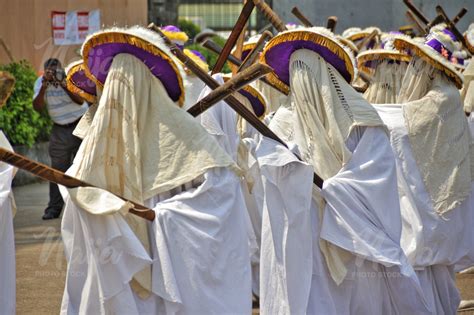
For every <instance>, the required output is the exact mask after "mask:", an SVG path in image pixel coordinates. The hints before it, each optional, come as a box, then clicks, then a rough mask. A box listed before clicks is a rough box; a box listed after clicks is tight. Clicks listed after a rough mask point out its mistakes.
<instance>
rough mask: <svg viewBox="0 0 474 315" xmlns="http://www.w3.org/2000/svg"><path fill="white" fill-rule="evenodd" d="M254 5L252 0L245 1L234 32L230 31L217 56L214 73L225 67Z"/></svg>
mask: <svg viewBox="0 0 474 315" xmlns="http://www.w3.org/2000/svg"><path fill="white" fill-rule="evenodd" d="M254 7H255V5H254V3H253V2H252V1H247V2H246V3H245V5H244V7H243V8H242V11H241V12H240V15H239V18H238V19H237V22H236V23H235V25H234V28H233V29H232V32H231V33H230V35H229V38H228V39H227V41H226V43H225V45H224V48H223V49H222V52H221V54H220V55H219V57H218V58H217V61H216V64H215V65H214V67H213V68H212V74H215V73H219V72H221V71H222V68H223V67H224V64H225V62H226V60H227V56H229V54H230V52H231V51H232V48H234V46H235V43H236V42H237V39H238V38H239V36H240V34H241V33H242V30H243V29H244V27H245V24H247V21H248V19H249V18H250V15H251V14H252V10H253V8H254Z"/></svg>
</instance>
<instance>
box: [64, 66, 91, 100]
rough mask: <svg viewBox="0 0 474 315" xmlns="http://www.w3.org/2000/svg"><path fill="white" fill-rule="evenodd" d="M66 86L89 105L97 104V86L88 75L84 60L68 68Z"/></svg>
mask: <svg viewBox="0 0 474 315" xmlns="http://www.w3.org/2000/svg"><path fill="white" fill-rule="evenodd" d="M66 84H67V88H68V90H69V91H71V92H73V93H75V94H77V95H79V96H80V97H82V98H83V99H85V100H86V101H88V102H89V103H95V101H96V99H97V88H96V84H95V83H94V81H92V80H91V79H90V78H89V77H88V76H87V75H86V71H85V68H84V62H83V61H82V60H78V61H75V62H72V63H70V64H69V65H68V66H67V67H66Z"/></svg>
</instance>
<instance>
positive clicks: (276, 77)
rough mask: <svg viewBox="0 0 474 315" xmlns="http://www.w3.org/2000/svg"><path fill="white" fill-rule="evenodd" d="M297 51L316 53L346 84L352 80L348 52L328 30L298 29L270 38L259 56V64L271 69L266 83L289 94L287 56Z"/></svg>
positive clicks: (349, 53) (349, 54)
mask: <svg viewBox="0 0 474 315" xmlns="http://www.w3.org/2000/svg"><path fill="white" fill-rule="evenodd" d="M299 49H309V50H312V51H314V52H316V53H317V54H319V55H320V56H321V57H322V58H323V59H324V60H325V61H326V62H328V63H329V64H331V65H332V66H333V67H334V68H335V69H336V70H337V71H338V72H339V73H340V74H341V75H342V77H343V78H344V79H345V80H346V81H347V82H348V83H351V82H352V80H353V79H354V77H355V72H356V69H355V67H354V60H353V57H352V53H351V52H350V50H349V49H348V48H346V47H344V46H343V45H342V44H341V42H339V41H338V40H337V38H336V37H335V35H334V34H333V33H332V32H331V31H329V30H327V29H326V28H322V27H311V28H299V29H296V30H291V31H285V32H282V33H279V34H278V35H277V36H275V37H273V38H272V39H270V41H268V43H267V44H266V45H265V48H264V50H263V53H262V54H261V57H260V59H261V62H263V63H265V64H267V65H269V66H270V67H272V68H273V70H274V72H273V73H271V74H269V75H268V76H267V78H268V80H270V81H272V82H273V83H274V84H275V85H276V86H278V87H279V88H281V89H282V90H285V91H287V92H288V91H289V86H290V57H291V55H292V54H293V53H294V52H295V51H296V50H299Z"/></svg>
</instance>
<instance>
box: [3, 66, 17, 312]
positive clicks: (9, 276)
mask: <svg viewBox="0 0 474 315" xmlns="http://www.w3.org/2000/svg"><path fill="white" fill-rule="evenodd" d="M14 85H15V78H13V77H12V76H11V75H10V74H9V73H7V72H3V71H0V109H1V108H2V107H3V105H5V104H6V102H7V100H8V98H9V97H10V95H11V92H12V90H13V87H14ZM0 147H1V148H3V149H6V150H9V151H13V148H12V146H11V145H10V143H9V142H8V139H7V137H6V136H5V134H4V133H3V131H2V130H1V129H0ZM14 176H15V168H14V167H13V166H11V165H9V164H6V163H4V162H0V274H1V276H0V314H6V315H13V314H15V311H16V280H15V237H14V233H13V217H14V216H15V212H16V207H15V201H14V199H13V192H12V189H11V184H12V180H13V177H14Z"/></svg>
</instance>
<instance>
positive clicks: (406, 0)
mask: <svg viewBox="0 0 474 315" xmlns="http://www.w3.org/2000/svg"><path fill="white" fill-rule="evenodd" d="M403 3H405V5H406V6H407V7H408V9H409V10H410V11H411V12H413V14H414V15H415V16H416V17H417V18H418V19H419V20H420V21H421V22H423V24H425V25H426V24H428V23H429V22H430V20H428V18H427V17H426V16H425V15H424V14H423V13H422V12H421V11H420V10H418V8H417V7H416V6H415V5H414V4H413V2H411V0H403Z"/></svg>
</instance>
